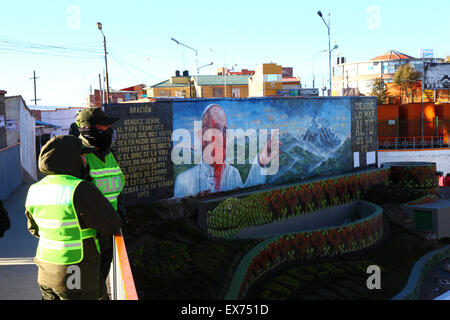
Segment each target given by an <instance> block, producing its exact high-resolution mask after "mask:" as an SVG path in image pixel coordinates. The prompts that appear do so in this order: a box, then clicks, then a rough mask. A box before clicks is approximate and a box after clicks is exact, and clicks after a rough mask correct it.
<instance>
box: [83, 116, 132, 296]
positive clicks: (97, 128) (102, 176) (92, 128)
mask: <svg viewBox="0 0 450 320" xmlns="http://www.w3.org/2000/svg"><path fill="white" fill-rule="evenodd" d="M117 120H118V118H113V117H109V116H107V115H106V114H105V112H104V111H103V110H102V109H101V108H88V109H85V110H82V111H80V112H78V114H77V117H76V122H77V124H78V127H79V128H78V129H79V132H80V135H79V138H80V139H81V141H82V142H83V144H84V145H85V146H88V147H94V148H96V151H94V152H93V153H91V154H88V155H87V156H86V163H87V168H88V170H89V175H90V178H91V179H92V182H93V183H94V184H95V185H96V186H97V187H98V189H99V190H100V191H101V192H102V193H103V195H104V196H105V197H106V198H107V199H108V200H109V201H110V202H111V204H112V206H113V207H114V209H115V210H117V211H118V213H119V215H120V216H121V217H122V219H123V221H126V218H125V208H124V206H123V205H122V203H121V201H120V193H121V192H122V190H123V188H124V185H125V178H124V175H123V173H122V170H121V169H120V167H119V165H118V164H117V161H116V159H115V158H114V156H113V154H112V152H111V142H112V138H113V131H112V129H111V124H113V123H114V122H115V121H117ZM112 246H113V243H112V238H111V237H108V238H101V239H100V247H101V249H102V263H101V274H100V277H101V279H100V299H108V296H107V294H106V278H107V277H108V273H109V270H110V266H111V261H112V255H113V248H112Z"/></svg>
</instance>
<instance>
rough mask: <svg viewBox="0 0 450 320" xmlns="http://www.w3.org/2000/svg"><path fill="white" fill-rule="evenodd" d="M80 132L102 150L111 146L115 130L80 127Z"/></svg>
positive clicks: (90, 142)
mask: <svg viewBox="0 0 450 320" xmlns="http://www.w3.org/2000/svg"><path fill="white" fill-rule="evenodd" d="M80 134H81V135H82V136H83V137H84V138H85V139H86V140H87V141H88V142H89V144H90V145H91V146H94V147H97V148H99V149H100V150H105V149H107V148H109V147H110V146H111V143H112V138H113V130H112V129H111V128H109V129H107V130H98V129H96V128H80Z"/></svg>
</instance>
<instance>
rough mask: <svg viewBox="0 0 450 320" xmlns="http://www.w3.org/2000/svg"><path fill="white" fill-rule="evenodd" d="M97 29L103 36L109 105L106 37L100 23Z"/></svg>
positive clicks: (107, 91)
mask: <svg viewBox="0 0 450 320" xmlns="http://www.w3.org/2000/svg"><path fill="white" fill-rule="evenodd" d="M97 28H98V29H99V30H100V31H101V33H102V35H103V49H104V51H105V68H106V103H108V104H109V77H108V58H107V56H108V51H106V37H105V34H104V33H103V26H102V24H101V23H100V22H97Z"/></svg>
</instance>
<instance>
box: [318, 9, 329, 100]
mask: <svg viewBox="0 0 450 320" xmlns="http://www.w3.org/2000/svg"><path fill="white" fill-rule="evenodd" d="M317 14H318V15H319V17H320V18H321V19H322V21H323V23H325V26H326V27H327V29H328V73H329V83H330V94H329V95H331V88H332V85H331V39H330V14H328V24H327V23H326V22H325V20H324V19H323V16H322V12H321V11H320V10H319V11H317Z"/></svg>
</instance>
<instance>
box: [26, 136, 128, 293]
mask: <svg viewBox="0 0 450 320" xmlns="http://www.w3.org/2000/svg"><path fill="white" fill-rule="evenodd" d="M92 151H94V150H93V149H92V148H89V149H88V148H85V147H83V145H82V143H81V141H80V139H78V138H76V137H74V136H69V135H68V136H55V137H53V138H52V139H50V140H49V141H48V142H47V143H46V144H45V145H44V146H43V147H42V149H41V152H40V154H39V170H40V171H41V173H42V174H44V175H45V177H44V178H43V179H42V180H40V181H39V182H37V183H35V184H33V185H31V186H30V188H29V190H28V194H27V199H26V203H25V208H26V211H25V215H26V217H27V218H28V229H29V231H30V233H31V234H32V235H34V236H36V237H38V238H39V244H38V248H37V252H36V258H35V263H36V264H37V266H38V268H39V271H38V283H39V287H40V289H41V292H42V298H43V299H44V300H60V299H62V300H72V299H83V300H85V299H93V300H94V299H98V291H99V279H100V247H99V241H98V239H99V237H101V236H109V237H111V235H112V234H114V233H116V232H117V231H118V230H120V227H121V219H120V217H119V216H118V214H117V213H116V211H115V210H114V208H113V207H112V205H111V203H110V202H109V201H108V200H107V199H106V198H105V197H104V196H103V194H102V193H101V192H100V191H99V190H98V189H97V188H96V187H95V186H94V185H92V184H91V183H90V182H87V181H84V180H83V179H82V178H83V177H84V176H85V174H86V173H85V170H86V168H85V165H84V157H85V154H84V153H85V152H92Z"/></svg>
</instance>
